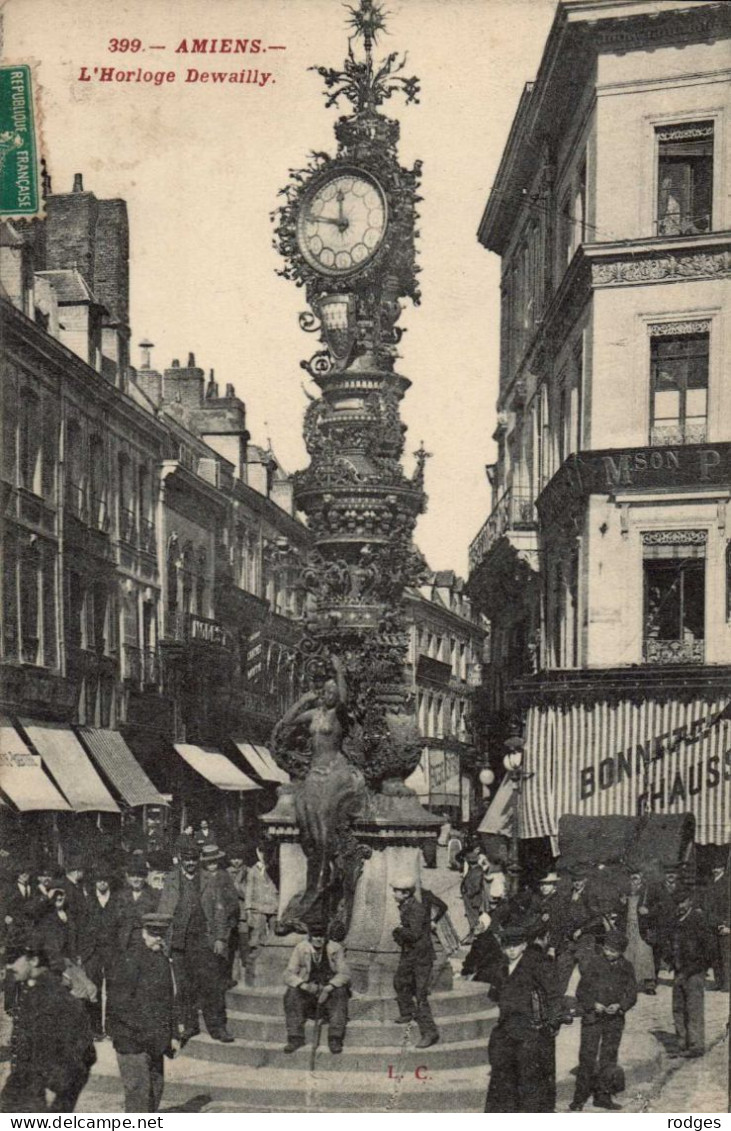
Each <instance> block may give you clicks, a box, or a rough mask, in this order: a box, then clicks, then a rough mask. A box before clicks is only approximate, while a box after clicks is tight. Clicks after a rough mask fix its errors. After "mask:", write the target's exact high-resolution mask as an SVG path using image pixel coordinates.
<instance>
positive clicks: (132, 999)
mask: <svg viewBox="0 0 731 1131" xmlns="http://www.w3.org/2000/svg"><path fill="white" fill-rule="evenodd" d="M169 928H170V917H169V916H168V915H160V914H158V913H157V912H148V913H147V914H145V915H143V916H142V923H141V945H140V946H136V947H133V948H132V950H130V951H128V952H127V953H126V954H124V955H123V956H122V958H121V960H120V963H119V965H118V967H117V968H116V970H115V972H114V976H113V978H112V981H111V983H110V993H109V1009H108V1027H109V1031H110V1034H111V1037H112V1041H113V1043H114V1051H115V1052H116V1054H117V1063H118V1065H119V1074H120V1076H121V1078H122V1085H123V1087H124V1110H125V1111H126V1112H150V1111H157V1110H158V1109H159V1107H160V1100H161V1099H162V1092H163V1087H164V1084H165V1067H164V1066H165V1061H164V1059H163V1058H164V1057H165V1056H171V1057H172V1056H175V1054H176V1053H177V1052H178V1051H179V1049H180V1046H181V1038H182V1030H183V1024H182V1017H181V1015H180V1009H179V1000H178V995H177V992H176V984H175V978H174V976H173V971H172V962H171V959H170V958H169V956H168V954H167V951H166V946H165V937H166V935H167V932H168V930H169Z"/></svg>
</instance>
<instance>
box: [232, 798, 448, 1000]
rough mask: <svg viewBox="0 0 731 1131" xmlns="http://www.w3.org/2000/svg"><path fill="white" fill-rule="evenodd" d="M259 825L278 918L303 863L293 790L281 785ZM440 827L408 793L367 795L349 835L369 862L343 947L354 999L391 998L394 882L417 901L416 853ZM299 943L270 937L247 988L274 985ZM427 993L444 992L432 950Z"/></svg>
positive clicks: (442, 970) (443, 968)
mask: <svg viewBox="0 0 731 1131" xmlns="http://www.w3.org/2000/svg"><path fill="white" fill-rule="evenodd" d="M261 820H262V821H263V823H264V825H265V826H266V828H267V833H268V835H269V836H270V837H271V838H272V839H273V840H276V841H278V842H279V869H280V884H279V915H280V916H281V915H282V913H283V911H284V909H285V908H286V907H287V905H288V904H289V902H290V900H291V899H292V897H293V896H294V895H296V893H297V892H298V891H301V890H302V889H303V888H304V886H305V883H306V872H307V860H306V858H305V855H304V853H303V852H302V849H301V848H300V845H299V843H298V838H299V832H298V829H297V825H296V821H295V813H294V791H293V788H292V787H290V786H284V787H282V789H280V791H279V796H278V799H277V804H276V806H275V808H274V809H273V810H272V812H271V813H267V814H265V815H264V816H263V817H262V818H261ZM440 826H441V821H440V819H439V818H438V817H435V816H434V815H433V814H432V813H428V812H427V811H426V810H425V809H424V808H422V806H421V804H420V803H419V801H418V800H417V798H416V796H415V795H414V794H413V793H411V792H410V791H409V792H404V793H399V794H395V795H385V794H372V795H370V796H369V798H368V803H367V805H366V807H365V809H364V812H363V815H362V817H361V818H360V819H359V820H358V821H356V823H355V826H354V832H355V835H356V837H357V838H358V840H359V841H360V842H361V843H362V844H365V845H367V846H368V847H369V848H370V850H371V856H370V857H369V859H367V860H366V861H365V863H364V865H363V872H362V875H361V877H360V879H359V881H358V886H357V889H356V894H355V903H354V905H353V915H352V919H351V924H350V930H349V932H348V937H347V939H346V940H345V946H346V948H347V952H348V965H349V966H350V969H351V972H352V975H353V989H354V990H356V992H359V993H370V994H377V995H380V994H382V995H383V996H384V997H391V996H392V995H393V975H394V972H395V970H396V966H397V965H398V960H399V955H400V953H401V952H400V948H399V947H398V945H397V944H396V943H395V942H394V939H393V930H394V928H395V927H397V926H398V925H399V922H400V920H399V914H398V908H397V905H396V900H395V899H394V896H393V888H392V886H391V885H392V884H393V882H394V881H395V880H399V879H403V878H404V877H412V878H413V879H414V881H415V883H416V893H417V897H418V896H419V894H420V892H421V883H422V877H421V851H422V846H423V844H424V841H427V840H435V839H436V837H437V836H438V835H439V829H440ZM300 937H301V936H298V935H285V936H280V937H276V936H273V937H272V938H270V940H269V941H268V942H267V944H266V945H265V946H263V947H260V948H259V950H258V951H257V952H256V954H255V955H254V956H253V958H252V961H251V962H250V963H249V966H248V968H247V976H246V980H247V983H248V984H249V985H255V986H264V985H281V984H282V978H283V973H284V968H285V966H286V964H287V961H288V958H289V954H290V951H291V948H292V946H293V945H294V944H295V943H296V942H297V939H298V938H300ZM436 949H437V961H436V964H435V973H436V977H435V983H434V987H433V988H434V989H440V990H448V989H451V988H452V972H451V967H450V965H449V963H448V962H447V961H446V960H445V959H444V955H443V954H441V953H440V952H439V947H438V945H437V948H436Z"/></svg>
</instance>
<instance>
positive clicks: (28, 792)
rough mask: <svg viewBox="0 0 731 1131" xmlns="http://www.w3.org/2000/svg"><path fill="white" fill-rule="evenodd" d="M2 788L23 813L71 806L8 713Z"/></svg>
mask: <svg viewBox="0 0 731 1131" xmlns="http://www.w3.org/2000/svg"><path fill="white" fill-rule="evenodd" d="M0 789H2V791H3V793H5V794H6V795H7V796H8V797H9V798H10V800H11V801H12V803H13V805H15V807H16V809H20V811H21V813H27V812H30V811H31V810H35V809H41V810H43V809H45V810H52V809H55V810H58V811H63V810H70V809H71V806H70V805H69V803H68V801H66V800H65V798H63V797H62V796H61V794H60V793H59V792H58V790H57V789H56V787H55V785H54V784H53V782H52V781H51V780H50V778H49V777H47V775H46V773H45V771H44V769H43V765H42V762H41V759H40V758H39V756H38V755H37V754H33V753H31V751H30V750H29V749H28V747H27V745H26V744H25V742H24V741H23V739H22V738H21V737H20V735H19V734H18V732H17V730H16V729H15V727H14V726H13V724H12V723H11V722H10V719H6V718H5V717H4V716H0Z"/></svg>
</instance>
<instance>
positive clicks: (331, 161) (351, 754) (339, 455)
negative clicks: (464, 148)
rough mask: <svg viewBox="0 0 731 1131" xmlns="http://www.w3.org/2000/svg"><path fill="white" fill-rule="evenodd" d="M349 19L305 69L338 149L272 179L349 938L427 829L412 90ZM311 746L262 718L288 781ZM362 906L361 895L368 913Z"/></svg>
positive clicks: (433, 823)
mask: <svg viewBox="0 0 731 1131" xmlns="http://www.w3.org/2000/svg"><path fill="white" fill-rule="evenodd" d="M349 24H350V27H351V29H352V34H351V36H350V39H349V42H348V56H347V59H346V60H345V64H344V67H343V69H342V70H331V69H328V68H324V67H318V68H316V70H317V71H318V73H319V74H320V75H321V76H322V78H323V79H324V81H325V86H326V91H327V105H328V106H331V105H334V104H338V103H339V102H340V101H341V100H346V101H347V102H349V103H350V104H351V110H350V112H349V113H348V114H347V115H346V116H344V117H341V118H340V119H339V120H338V121H337V123H336V125H335V135H336V138H337V143H338V146H337V152H336V154H335V156H330V155H328V154H325V153H315V154H313V155H312V156H311V160H310V163H309V165H308V166H307V167H306V168H305V169H303V170H301V171H298V172H294V173H293V174H292V177H291V180H290V183H289V184H288V186H287V187H286V188H285V189H283V190H282V195H283V196H284V197H285V202H284V204H283V205H282V206H281V207H280V209H279V211H278V213H277V228H276V246H277V248H278V250H279V251H280V253H281V254H282V256H283V257H284V259H285V261H286V266H285V267H284V269H283V270H282V272H281V274H282V275H283V276H284V277H285V278H287V279H291V280H293V281H294V282H295V283H296V284H297V285H298V286H302V287H304V289H305V294H306V297H307V302H308V305H309V307H310V310H309V311H307V312H306V313H303V314H301V315H300V325H301V327H302V329H303V330H304V331H307V332H309V333H312V334H317V335H318V336H319V341H320V348H318V349H317V350H316V351H315V352H314V354H313V355H312V357H311V358H310V359H309V360H308V361H304V362H302V366H303V368H305V369H306V370H307V372H308V373H309V374H310V376H311V377H312V378H313V380H314V381H315V382H316V384H317V385H318V386H319V389H320V391H321V395H320V396H319V397H317V398H313V399H312V400H311V403H310V405H309V407H308V409H307V413H306V416H305V425H304V435H305V441H306V444H307V450H308V453H309V455H310V464H309V467H307V469H306V470H304V471H302V472H299V473H298V474H297V476H296V483H295V497H296V502H297V506H298V507H299V508H300V509H301V510H302V511H303V512H304V513H305V514H306V516H307V520H308V523H309V526H310V529H311V530H312V532H313V535H314V542H315V547H316V552H315V557H314V560H313V561H312V563H311V565H310V567H309V568H308V569H307V570H306V571H305V575H304V577H303V584H304V586H305V588H306V589H307V590H308V592H309V594H310V614H309V616H308V618H307V623H306V628H305V633H304V637H303V641H302V645H301V649H302V653H303V655H304V658H305V665H306V670H307V671H308V674H309V676H310V679H311V681H312V683H313V685H314V686H317V684H318V682H320V683H322V682H323V681H325V680H326V679H327V677H328V675H332V665H333V657H335V660H336V663H337V666H338V671H339V672H340V673H341V674H342V675H343V677H344V686H347V702H345V703H344V704H343V705H344V707H345V710H346V712H347V718H348V723H347V725H345V726H344V733H343V739H342V745H341V749H342V753H343V755H344V756H345V758H346V759H347V760H348V762H349V763H350V764H351V765H352V767H353V768H354V770H355V772H357V773H358V774H359V775H361V780H362V783H363V786H364V788H363V789H362V791H361V792H360V794H359V800H358V803H357V805H356V806H355V807H354V808H353V807H351V809H350V810H349V817H348V828H347V829H345V828H344V827H341V828H340V829H339V830H337V835H336V836H335V838H334V842H333V843H335V844H336V848H335V849H334V853H335V867H336V870H337V868H338V867H340V866H341V865H342V868H341V873H342V874H341V881H342V882H341V884H340V888H339V891H340V896H339V897H338V898H339V906H338V907H337V908H336V907H335V905H334V897H331V898H330V899H329V900H325V903H324V907H325V909H326V914H327V916H328V918H330V920H331V922H332V921H333V919H335V920H339V921H340V923H341V927H342V929H343V930H347V928H348V925H350V935H349V939H348V941H349V947H351V948H352V943H353V941H354V940H353V932H354V931H356V933H357V931H358V925H357V920H358V919H359V918H360V916H359V914H358V906H359V901H360V902H361V903H362V901H363V898H366V897H365V896H364V892H365V891H366V889H367V888H368V886H369V882H368V876H369V873H374V870H375V872H378V873H379V875H380V879H378V880H377V881H374V882H375V884H376V887H378V888H379V889H380V894H379V896H378V898H377V899H376V902H377V903H379V902H382V901H383V898H384V893H385V892H386V890H387V878H386V876H387V872H388V870H389V868H390V867H392V866H395V865H394V860H395V859H396V858H398V859H399V861H400V862H399V864H398V867H400V868H403V863H404V859H405V858H406V857H408V863H409V867H413V868H417V861H416V857H417V855H418V850H417V846H418V845H419V844H421V843H422V842H423V841H424V839H428V838H430V837H434V836H436V829H437V828H438V825H439V821H438V819H437V818H435V817H433V816H432V815H431V814H429V813H427V812H426V811H425V810H424V809H423V808H422V807H421V805H420V804H419V802H418V800H417V799H416V797H415V795H414V794H413V792H412V791H411V790H409V789H408V788H407V787H406V786H404V784H403V782H404V779H405V778H407V777H408V775H409V774H410V773H411V772H412V771H413V770H414V769H415V768H416V766H417V764H418V760H419V756H420V748H421V746H420V740H419V735H418V731H417V728H416V723H415V718H414V712H413V706H414V705H413V702H412V696H411V694H410V691H409V688H408V687H407V685H406V682H405V678H404V674H405V659H406V632H405V623H404V617H403V612H402V604H401V603H402V596H403V591H404V588H405V587H406V586H409V585H415V584H418V583H419V581H420V578H421V576H422V573H423V572H424V570H425V568H426V565H425V562H424V560H423V559H422V557H421V555H420V554H419V552H418V551H417V550H416V549H415V547H414V546H413V543H412V535H413V531H414V527H415V524H416V519H417V517H418V515H419V514H420V513H422V511H423V510H424V508H425V503H426V497H425V495H424V491H423V478H424V464H425V461H426V455H427V454H426V452H424V451H423V449H421V450H419V451H418V452H416V453H415V455H416V469H415V472H414V474H413V476H412V477H408V476H407V475H406V474H405V472H404V469H403V468H402V466H401V463H400V459H401V456H402V453H403V450H404V433H405V431H406V428H405V426H404V425H403V424H402V423H401V419H400V415H399V405H400V402H401V399H402V397H403V396H404V393H405V392H406V390H407V389H408V388H409V386H410V382H409V381H408V380H407V379H406V378H405V377H402V376H400V375H399V374H398V373H397V372H396V368H395V363H396V361H397V359H398V357H399V354H398V352H397V347H398V344H399V342H400V339H401V336H402V332H403V331H402V330H401V328H400V327H399V326H398V325H397V323H398V320H399V316H400V314H401V300H402V299H405V298H410V299H411V300H412V301H413V302H414V303H418V301H419V289H418V285H417V274H418V270H419V268H418V267H417V266H416V252H415V237H416V235H417V234H418V233H417V232H416V230H415V225H416V220H417V213H416V204H417V202H418V200H419V199H420V198H419V196H418V195H417V189H418V178H419V172H420V163H418V162H417V164H416V165H415V166H414V168H413V169H406V168H404V167H403V166H402V165H400V164H399V160H398V155H397V146H398V140H399V123H398V122H396V121H394V120H392V119H390V118H387V117H386V116H385V115H384V114H382V113H381V110H380V107H381V106H382V104H383V103H384V102H385V101H386V100H387V99H390V98H391V97H392V96H393V95H394V94H396V93H397V92H401V93H403V94H404V95H405V98H406V101H407V103H409V102H416V101H418V99H417V95H418V92H419V86H418V81H417V79H416V78H407V77H405V76H404V75H403V74H402V71H403V66H404V61H403V60H399V59H398V58H397V56H396V55H395V54H392V55H389V56H388V57H387V58H386V59H385V60H383V61H382V62H380V63H375V62H374V58H373V48H374V45H375V43H376V41H377V39H378V36H379V33H380V32H382V31H383V30H384V15H383V12H382V9H381V7H380V6H379V5H378V4H377V3H375V2H374V0H360V5H359V7H358V9H357V10H353V9H351V16H350V19H349ZM310 715H312V712H310ZM313 742H314V740H313V739H312V728H310V733H309V734H308V733H303V732H302V731H300V733H299V734H298V733H297V729H296V727H288V726H285V727H280V728H278V729H277V731H275V735H274V738H273V747H274V753H275V756H276V757H277V758H278V759H279V761H280V762H281V763H282V764H283V765H284V766H285V767H286V768H287V769H288V770H289V771H290V773H291V774H292V776H293V778H295V779H297V778H299V779H300V781H301V780H302V779H303V778H306V775H307V766H308V749H309V750H310V752H311V750H312V744H313ZM297 788H298V783H297V781H296V780H295V786H294V789H295V793H296V790H297ZM342 811H343V812H344V808H343V810H342ZM299 824H300V825H302V819H301V818H300V820H299ZM272 831H274V829H273V828H272ZM303 843H304V839H303ZM386 850H388V851H386ZM305 851H307V847H306V845H305ZM404 853H406V857H405V856H404ZM308 856H310V857H311V853H308ZM387 857H388V860H390V864H389V863H388V860H387ZM338 858H339V859H338ZM346 860H347V864H344V863H343V862H344V861H346ZM365 860H367V864H366V867H365V871H364V874H363V876H362V881H361V882H360V883H359V884H358V883H357V882H356V881H357V880H358V876H359V875H360V872H361V870H362V869H363V867H364V861H365ZM311 864H312V859H311V858H310V865H311ZM343 869H344V870H343ZM348 869H349V870H350V872H349V875H347V874H346V873H348ZM356 889H357V894H356ZM374 891H375V889H374ZM343 893H345V894H344V895H343ZM348 893H349V894H348ZM373 898H375V896H374V897H373ZM335 902H337V900H335ZM366 902H368V898H366ZM344 904H347V905H348V906H344ZM361 911H364V912H365V911H366V909H365V907H363V908H361ZM373 911H374V906H373V899H371V901H370V906H369V908H368V909H367V914H368V915H369V916H370V917H371V919H372V918H373V915H372V913H373ZM377 918H378V916H377ZM371 926H373V924H371ZM364 945H365V944H364Z"/></svg>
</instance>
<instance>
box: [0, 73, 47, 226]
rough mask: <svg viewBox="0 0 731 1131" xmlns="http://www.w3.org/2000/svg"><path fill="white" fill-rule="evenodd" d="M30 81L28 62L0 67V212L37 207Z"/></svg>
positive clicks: (28, 210) (13, 213)
mask: <svg viewBox="0 0 731 1131" xmlns="http://www.w3.org/2000/svg"><path fill="white" fill-rule="evenodd" d="M39 204H40V195H39V192H38V147H37V143H36V132H35V118H34V114H33V85H32V76H31V69H30V67H29V66H28V64H27V63H21V64H18V65H14V66H3V67H0V214H1V215H3V216H34V215H35V214H36V213H37V212H38V211H39Z"/></svg>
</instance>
